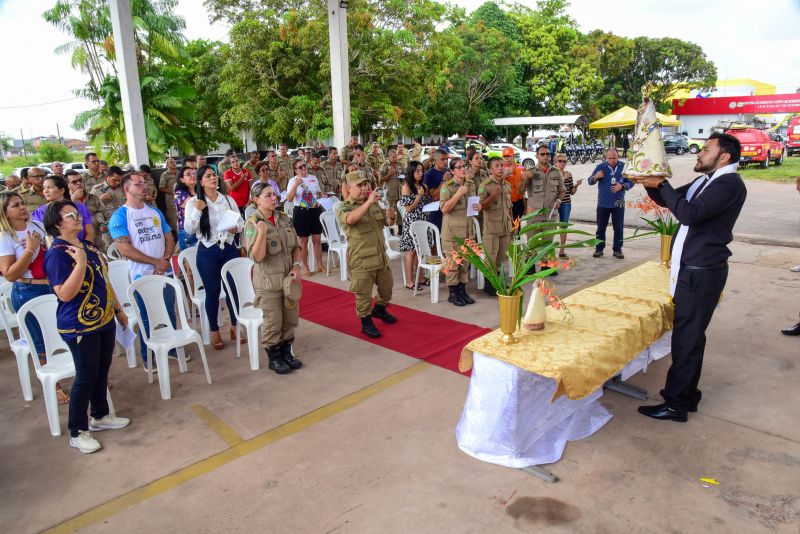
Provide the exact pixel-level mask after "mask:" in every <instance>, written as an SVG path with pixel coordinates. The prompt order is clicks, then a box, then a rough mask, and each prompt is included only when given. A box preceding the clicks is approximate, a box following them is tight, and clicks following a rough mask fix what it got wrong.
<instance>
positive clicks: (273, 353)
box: [267, 345, 292, 375]
mask: <svg viewBox="0 0 800 534" xmlns="http://www.w3.org/2000/svg"><path fill="white" fill-rule="evenodd" d="M267 356H269V368H270V369H272V370H273V371H275V372H276V373H278V374H279V375H285V374H287V373H291V372H292V368H291V367H289V366H288V365H286V362H285V361H283V356H282V355H281V346H280V345H275V346H274V347H270V348H268V349H267Z"/></svg>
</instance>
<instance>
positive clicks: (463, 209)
mask: <svg viewBox="0 0 800 534" xmlns="http://www.w3.org/2000/svg"><path fill="white" fill-rule="evenodd" d="M464 185H466V186H467V194H466V195H464V196H462V197H461V198H459V199H458V203H456V205H455V207H454V208H453V209H452V210H451V211H449V212H447V213H445V214H444V215H443V217H442V248H444V252H445V254H446V253H447V252H448V251H450V250H458V249H459V245H458V243H457V242H456V240H455V239H453V238H454V237H459V238H461V239H470V238H474V237H475V223H473V222H472V219H471V218H467V201H468V200H469V197H474V196H475V195H477V194H478V193H477V190H478V188H477V186H476V185H475V182H473V181H472V180H470V179H469V178H467V179H466V180H464ZM459 187H460V186H459V185H458V182H457V181H456V179H455V178H451V179H450V180H447V181H446V182H445V183H443V184H442V187H441V189H439V203H440V204H441V205H444V204H445V203H446V202H447V201H448V200H450V199H451V198H453V197H454V196H455V195H456V192H457V191H458V188H459ZM468 267H469V265H468V264H467V262H466V261H465V262H463V263H462V264H461V265H455V266H454V268H452V269H449V270H448V271H447V275H446V276H447V285H448V286H455V285H458V284H466V283H467V280H468V276H467V273H468V271H467V269H468Z"/></svg>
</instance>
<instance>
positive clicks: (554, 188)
mask: <svg viewBox="0 0 800 534" xmlns="http://www.w3.org/2000/svg"><path fill="white" fill-rule="evenodd" d="M529 173H530V174H529V176H530V179H529V180H528V188H527V189H528V212H534V211H538V210H540V209H542V208H546V209H547V211H546V212H545V213H543V214H541V215H537V216H536V217H534V218H533V219H529V221H530V222H544V221H547V217H548V215H550V212H551V211H552V209H553V204H555V202H556V200H558V198H559V196H561V195H563V193H564V192H565V191H566V190H567V189H566V187H564V178H563V177H562V176H561V171H559V170H558V169H556V168H555V167H550V168H549V169H548V170H547V173H546V174H545V173H544V172H543V171H542V169H540V168H539V166H538V165H537V166H536V167H534V168H533V170H532V171H529ZM551 221H555V222H558V213H555V214H553V219H551ZM553 237H554V236H550V237H549V238H547V239H548V241H552V240H553Z"/></svg>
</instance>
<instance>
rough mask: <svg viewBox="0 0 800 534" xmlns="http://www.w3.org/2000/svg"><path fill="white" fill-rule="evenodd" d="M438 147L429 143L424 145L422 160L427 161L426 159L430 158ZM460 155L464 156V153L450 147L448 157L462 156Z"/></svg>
mask: <svg viewBox="0 0 800 534" xmlns="http://www.w3.org/2000/svg"><path fill="white" fill-rule="evenodd" d="M438 148H439V147H438V146H433V145H427V146H424V147H422V155H420V157H419V159H420V161H425V160H426V159H428V157H429V156H430V154H431V152H433V151H434V150H436V149H438ZM460 157H462V155H461V154H459V153H458V152H457V151H456V150H455V149H454V148H453V147H448V151H447V159H453V158H460Z"/></svg>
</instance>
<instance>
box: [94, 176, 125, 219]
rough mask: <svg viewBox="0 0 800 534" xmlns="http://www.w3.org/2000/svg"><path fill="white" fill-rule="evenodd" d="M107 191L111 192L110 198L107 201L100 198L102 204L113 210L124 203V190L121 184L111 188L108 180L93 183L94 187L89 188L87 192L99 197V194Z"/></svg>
mask: <svg viewBox="0 0 800 534" xmlns="http://www.w3.org/2000/svg"><path fill="white" fill-rule="evenodd" d="M109 192H110V193H111V200H110V201H108V202H103V201H102V200H101V202H103V204H105V205H106V207H108V208H110V209H111V211H112V212H113V211H114V210H116V209H117V208H119V207H120V206H122V205H123V204H125V190H124V189H123V188H122V186H121V185H120V186H119V187H117V188H116V189H112V187H111V186H110V185H108V182H105V181H103V182H102V183H99V184H97V185H95V186H94V187H92V189H91V190H89V193H91V194H92V195H94V196H96V197H98V198H100V196H101V195H103V194H105V193H109Z"/></svg>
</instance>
